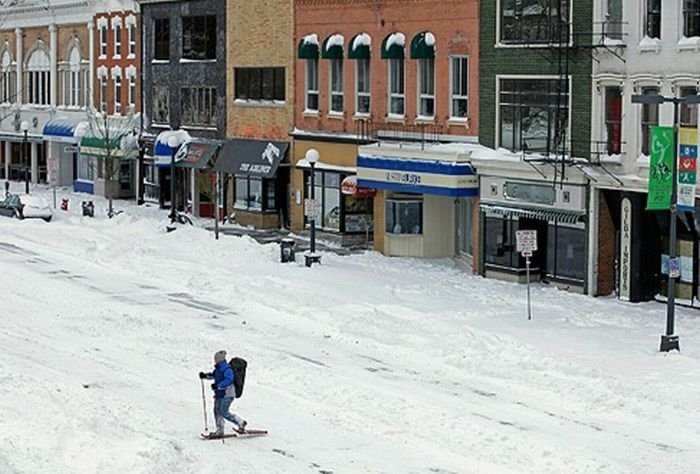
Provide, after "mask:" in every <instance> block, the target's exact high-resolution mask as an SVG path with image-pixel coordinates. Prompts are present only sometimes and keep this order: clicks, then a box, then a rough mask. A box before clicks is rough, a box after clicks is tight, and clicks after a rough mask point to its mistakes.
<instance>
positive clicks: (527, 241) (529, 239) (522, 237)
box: [515, 230, 537, 252]
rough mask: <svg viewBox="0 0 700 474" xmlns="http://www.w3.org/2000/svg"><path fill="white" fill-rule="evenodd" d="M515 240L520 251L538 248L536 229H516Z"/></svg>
mask: <svg viewBox="0 0 700 474" xmlns="http://www.w3.org/2000/svg"><path fill="white" fill-rule="evenodd" d="M515 240H516V246H517V250H518V252H534V251H536V250H537V231H536V230H516V231H515Z"/></svg>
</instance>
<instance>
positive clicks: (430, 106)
mask: <svg viewBox="0 0 700 474" xmlns="http://www.w3.org/2000/svg"><path fill="white" fill-rule="evenodd" d="M418 116H419V117H425V118H433V117H435V59H433V58H426V59H419V60H418Z"/></svg>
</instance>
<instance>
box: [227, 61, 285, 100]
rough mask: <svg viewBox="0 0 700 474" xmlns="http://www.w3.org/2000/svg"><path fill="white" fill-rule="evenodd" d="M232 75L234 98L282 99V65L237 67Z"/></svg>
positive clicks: (283, 80) (283, 83)
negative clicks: (234, 84) (234, 82)
mask: <svg viewBox="0 0 700 474" xmlns="http://www.w3.org/2000/svg"><path fill="white" fill-rule="evenodd" d="M234 75H235V81H236V90H235V93H236V99H241V100H279V101H284V95H285V94H284V93H285V85H286V83H285V79H284V76H285V74H284V68H283V67H237V68H235V69H234Z"/></svg>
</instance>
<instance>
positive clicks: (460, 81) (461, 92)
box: [450, 56, 469, 119]
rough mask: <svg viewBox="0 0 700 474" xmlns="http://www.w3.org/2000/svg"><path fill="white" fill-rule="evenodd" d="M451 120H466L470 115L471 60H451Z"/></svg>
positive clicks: (459, 57) (465, 58)
mask: <svg viewBox="0 0 700 474" xmlns="http://www.w3.org/2000/svg"><path fill="white" fill-rule="evenodd" d="M450 74H451V76H452V81H451V82H450V118H456V119H465V118H467V116H468V115H469V58H468V57H467V56H452V57H451V58H450Z"/></svg>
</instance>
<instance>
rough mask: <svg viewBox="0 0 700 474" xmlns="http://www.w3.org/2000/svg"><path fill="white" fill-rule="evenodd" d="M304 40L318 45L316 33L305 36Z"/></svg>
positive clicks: (305, 42) (306, 42)
mask: <svg viewBox="0 0 700 474" xmlns="http://www.w3.org/2000/svg"><path fill="white" fill-rule="evenodd" d="M302 41H303V42H304V44H315V45H316V46H318V35H317V34H316V33H311V34H310V35H306V36H304V39H303V40H302Z"/></svg>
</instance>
